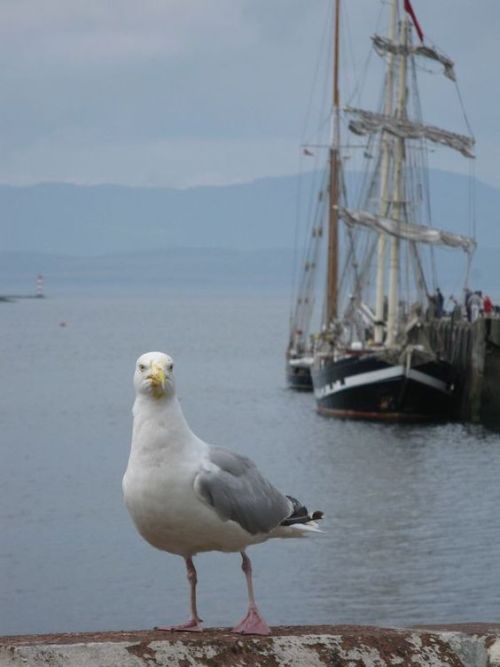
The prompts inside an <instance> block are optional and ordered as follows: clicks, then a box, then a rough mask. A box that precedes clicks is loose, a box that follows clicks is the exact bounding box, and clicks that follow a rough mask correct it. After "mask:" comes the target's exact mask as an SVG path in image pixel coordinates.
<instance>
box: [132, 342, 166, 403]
mask: <svg viewBox="0 0 500 667" xmlns="http://www.w3.org/2000/svg"><path fill="white" fill-rule="evenodd" d="M173 371H174V362H173V360H172V358H171V357H169V356H168V354H164V353H163V352H146V353H145V354H141V356H140V357H139V359H137V363H136V365H135V373H134V386H135V390H136V392H137V394H143V395H146V396H151V397H152V398H153V399H156V400H160V399H161V398H165V397H166V396H169V395H171V394H173V393H174V391H175V387H174V373H173Z"/></svg>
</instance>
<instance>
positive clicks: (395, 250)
mask: <svg viewBox="0 0 500 667" xmlns="http://www.w3.org/2000/svg"><path fill="white" fill-rule="evenodd" d="M408 28H409V24H408V20H407V18H406V16H403V19H402V25H401V36H402V43H403V44H404V45H405V46H406V44H407V43H408ZM406 79H407V57H406V56H404V55H403V54H402V55H400V56H399V88H398V104H397V110H396V114H397V117H398V118H405V117H406V99H407V89H406ZM395 149H396V150H395V164H394V198H393V202H392V210H393V215H392V217H393V218H394V219H395V220H397V221H398V222H401V218H402V210H403V206H404V202H403V197H404V188H403V168H404V159H405V140H404V139H403V138H402V137H400V138H398V139H397V140H396V146H395ZM399 249H400V240H399V238H398V237H397V236H394V237H393V238H392V239H391V252H390V259H389V304H388V305H389V309H388V317H387V345H388V346H389V347H390V346H392V345H394V344H395V342H396V338H397V335H398V320H399V308H398V298H399V294H398V292H399V290H398V282H399Z"/></svg>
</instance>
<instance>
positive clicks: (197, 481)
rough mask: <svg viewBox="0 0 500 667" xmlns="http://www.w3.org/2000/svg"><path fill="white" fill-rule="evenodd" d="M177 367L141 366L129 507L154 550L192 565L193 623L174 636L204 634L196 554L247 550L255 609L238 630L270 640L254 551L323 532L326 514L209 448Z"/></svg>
mask: <svg viewBox="0 0 500 667" xmlns="http://www.w3.org/2000/svg"><path fill="white" fill-rule="evenodd" d="M173 368H174V362H173V360H172V358H171V357H169V356H168V355H167V354H164V353H162V352H148V353H146V354H143V355H142V356H140V357H139V359H138V360H137V364H136V367H135V373H134V386H135V391H136V398H135V402H134V407H133V411H132V412H133V418H134V420H133V429H132V445H131V451H130V458H129V461H128V465H127V469H126V472H125V475H124V477H123V494H124V500H125V505H126V507H127V509H128V511H129V513H130V515H131V517H132V520H133V522H134V524H135V526H136V528H137V530H138V532H139V533H140V535H141V536H142V537H143V538H144V539H145V540H146V541H147V542H149V544H151V545H152V546H153V547H156V548H157V549H160V550H162V551H167V552H169V553H171V554H176V555H179V556H182V557H183V558H184V560H185V564H186V570H187V578H188V581H189V586H190V608H191V617H190V619H189V620H188V621H187V622H186V623H183V624H181V625H176V626H172V627H169V628H166V629H168V630H188V631H200V630H202V625H201V624H202V619H201V618H200V617H199V615H198V608H197V603H196V584H197V574H196V569H195V566H194V563H193V556H195V555H196V554H199V553H202V552H206V551H222V552H240V553H241V557H242V564H241V567H242V570H243V572H244V574H245V577H246V584H247V591H248V611H247V614H246V616H245V617H244V618H243V620H242V621H241V622H240V623H238V624H237V625H236V626H235V627H234V628H233V632H236V633H239V634H257V635H268V634H270V629H269V626H268V625H267V623H266V621H265V620H264V619H263V618H262V616H261V614H260V613H259V610H258V608H257V605H256V602H255V596H254V590H253V582H252V565H251V562H250V558H249V557H248V555H247V554H246V549H247V547H249V546H251V545H253V544H258V543H260V542H265V541H266V540H268V539H270V538H274V537H303V536H306V535H311V534H312V533H318V532H321V531H320V530H319V528H318V523H317V521H318V520H319V519H321V518H322V517H323V512H320V511H316V512H313V513H312V514H309V512H308V511H307V509H306V508H305V507H304V506H303V505H302V504H301V503H300V502H299V501H298V500H296V499H295V498H293V497H291V496H286V495H284V494H282V493H281V492H280V491H278V490H277V489H276V488H275V487H274V486H273V485H272V484H270V482H268V481H267V480H266V479H265V478H264V477H263V476H262V475H261V473H260V472H259V471H258V469H257V467H256V465H255V464H254V463H253V462H252V461H251V460H250V459H249V458H247V457H245V456H242V455H240V454H236V453H234V452H232V451H229V450H227V449H224V448H222V447H216V446H213V445H209V444H208V443H206V442H204V441H203V440H201V439H200V438H198V437H197V436H196V435H195V434H194V433H193V432H192V431H191V429H190V428H189V426H188V423H187V421H186V419H185V418H184V415H183V413H182V409H181V406H180V404H179V401H178V400H177V396H176V392H175V381H174V373H173Z"/></svg>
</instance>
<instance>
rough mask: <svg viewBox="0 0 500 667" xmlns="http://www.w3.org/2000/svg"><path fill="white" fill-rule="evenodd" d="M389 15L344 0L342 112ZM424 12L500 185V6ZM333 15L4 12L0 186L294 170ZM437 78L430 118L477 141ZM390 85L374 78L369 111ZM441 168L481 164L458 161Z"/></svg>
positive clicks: (60, 5) (44, 7) (70, 6)
mask: <svg viewBox="0 0 500 667" xmlns="http://www.w3.org/2000/svg"><path fill="white" fill-rule="evenodd" d="M386 4H387V3H382V2H381V1H380V0H343V5H344V15H343V24H342V25H343V31H342V38H343V43H342V56H341V57H342V59H343V61H342V63H341V67H342V80H341V83H342V88H341V95H342V97H343V99H344V100H345V99H349V96H350V94H351V93H352V90H355V82H356V80H357V78H358V79H359V73H360V72H361V73H362V72H363V71H364V69H363V68H364V64H365V63H366V62H367V54H368V53H369V50H370V45H371V42H370V40H369V36H370V35H371V34H373V33H374V32H375V31H376V29H377V25H378V26H379V27H378V31H379V32H380V31H383V30H384V27H385V26H384V24H380V15H381V11H382V10H384V11H385V9H386ZM413 6H414V9H415V12H416V14H417V16H418V18H419V20H420V23H421V25H422V28H423V31H424V34H425V38H426V41H427V42H428V43H430V44H436V45H438V46H439V48H440V49H441V50H442V51H443V52H445V53H446V54H447V55H449V56H450V57H452V58H453V59H454V60H455V63H456V71H457V76H458V83H459V88H460V93H461V96H462V99H463V102H464V105H465V109H466V112H467V117H468V121H469V122H470V125H471V127H472V129H473V132H474V136H475V137H476V140H477V149H476V152H477V159H476V160H475V161H474V165H473V169H474V170H475V174H476V176H477V177H478V178H479V179H480V180H482V181H484V182H486V183H489V184H491V185H494V186H496V187H500V169H498V164H500V129H499V111H498V109H499V107H500V86H499V79H500V76H499V72H498V62H499V60H500V1H499V0H413ZM330 10H331V0H43V1H42V0H0V31H1V35H0V37H1V38H0V58H1V67H0V100H1V102H0V119H1V121H0V144H1V152H0V183H6V184H16V185H24V184H31V183H38V182H54V181H55V182H71V183H78V184H87V185H90V184H99V183H116V184H122V185H131V186H161V187H175V188H186V187H192V186H199V185H225V184H230V183H235V182H245V181H250V180H253V179H256V178H259V177H266V176H279V175H285V174H292V173H296V172H297V171H298V169H299V163H300V158H299V155H300V152H301V151H300V145H301V143H303V142H304V141H305V139H307V136H306V134H305V130H304V128H305V127H306V124H305V123H306V121H305V119H306V118H307V114H308V111H307V110H308V108H309V104H310V100H311V88H312V83H313V81H314V80H315V76H316V72H318V71H319V70H318V66H317V63H318V62H319V58H320V53H321V50H322V47H321V44H322V43H323V42H322V40H323V39H324V35H325V31H326V30H327V29H329V17H330ZM323 51H324V49H323ZM373 57H375V56H373ZM430 69H432V70H433V72H432V73H429V76H428V78H429V80H430V83H425V84H424V92H425V93H427V96H426V97H425V104H424V113H425V118H426V120H428V122H430V123H431V124H434V125H439V126H442V127H447V128H448V129H450V130H455V131H458V132H462V133H466V132H467V127H466V124H465V123H464V120H463V117H462V114H461V110H460V105H459V103H458V98H457V93H456V90H455V88H454V86H453V84H451V83H450V82H449V81H448V80H447V79H445V78H444V77H442V76H441V75H440V72H439V69H437V68H435V67H434V68H430ZM356 73H358V74H356ZM423 74H424V75H425V72H424V73H423ZM356 77H357V78H356ZM316 80H317V77H316ZM325 84H326V82H325ZM319 87H320V88H321V86H319ZM379 89H380V81H379V80H378V78H376V77H368V80H366V77H365V81H364V88H363V91H364V92H363V95H364V96H365V98H366V99H365V100H364V103H365V106H367V107H368V108H370V106H371V107H372V108H374V106H376V101H377V100H378V96H379ZM349 90H350V91H351V93H350V92H349ZM318 99H319V98H318ZM321 99H323V98H321ZM457 109H458V112H457ZM436 160H437V161H436V164H435V165H434V166H437V167H439V168H444V169H450V170H454V171H461V172H464V173H468V170H469V168H470V165H469V164H465V163H466V162H467V161H465V160H462V159H461V158H460V156H458V157H457V155H455V154H452V153H451V152H449V151H445V154H444V155H442V156H441V154H440V155H439V157H436Z"/></svg>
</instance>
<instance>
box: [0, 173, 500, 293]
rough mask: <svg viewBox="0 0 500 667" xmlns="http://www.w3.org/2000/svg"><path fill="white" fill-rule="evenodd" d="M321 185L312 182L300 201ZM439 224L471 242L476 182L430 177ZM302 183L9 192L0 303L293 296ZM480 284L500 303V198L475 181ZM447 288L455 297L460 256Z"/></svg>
mask: <svg viewBox="0 0 500 667" xmlns="http://www.w3.org/2000/svg"><path fill="white" fill-rule="evenodd" d="M313 178H315V175H314V174H309V175H306V176H305V177H303V182H302V192H307V189H308V187H309V185H310V183H311V182H312V179H313ZM431 183H432V190H431V192H432V195H433V208H432V213H433V219H434V221H435V224H436V226H439V227H441V228H443V229H447V230H450V231H456V232H459V233H465V234H468V233H470V232H471V230H470V229H469V228H468V222H467V221H468V210H469V204H470V200H469V197H468V194H467V193H468V189H469V181H468V179H467V178H466V177H465V176H461V175H457V174H452V173H448V172H440V171H437V172H434V173H433V174H432V179H431ZM297 193H298V177H297V176H289V177H281V178H266V179H262V180H258V181H255V182H252V183H245V184H242V185H231V186H224V187H203V188H192V189H188V190H169V189H161V188H128V187H119V186H114V185H102V186H77V185H64V184H45V185H36V186H29V187H12V186H5V185H4V186H0V213H1V215H0V294H2V293H5V292H6V291H12V289H14V290H19V289H23V290H24V291H26V290H27V289H31V286H32V285H34V279H35V276H36V274H37V273H39V272H41V273H43V274H45V276H46V280H47V282H48V284H50V282H52V285H53V286H55V285H58V286H59V287H60V288H62V287H63V286H65V287H67V288H68V289H77V288H80V287H81V286H85V285H87V286H93V287H94V288H97V287H98V286H99V285H101V286H104V285H107V286H108V287H110V286H111V287H112V286H113V285H128V286H129V287H130V288H131V287H132V286H133V285H137V286H140V285H143V286H144V285H148V284H151V285H160V284H161V285H164V286H165V285H167V286H168V285H171V286H175V287H177V288H178V287H180V286H181V285H184V286H186V287H187V286H189V285H191V286H198V287H200V288H210V287H217V288H220V287H224V286H226V287H231V286H232V287H237V286H240V287H244V286H247V287H248V288H249V289H251V288H256V287H258V288H259V289H265V288H268V287H273V288H274V287H279V288H289V286H290V283H291V275H292V271H293V263H294V253H293V246H294V242H295V238H296V233H295V228H296V220H297V212H296V203H297V201H298V196H297ZM475 209H476V222H477V224H476V236H477V240H478V242H479V248H478V252H477V255H476V258H475V261H474V265H473V271H472V274H471V277H472V279H471V283H472V285H473V286H474V287H476V286H477V287H478V288H479V287H482V288H484V289H485V290H488V291H490V292H492V293H498V298H500V278H497V275H498V274H499V272H498V264H499V259H500V190H497V189H495V188H492V187H490V186H487V185H485V184H483V183H477V184H476V189H475ZM453 254H454V253H450V252H444V253H441V255H440V257H439V276H440V277H439V280H440V283H441V286H442V287H444V288H445V289H447V290H449V291H453V292H454V293H456V291H457V289H459V287H458V285H459V284H460V283H459V278H458V274H457V272H456V269H455V268H454V267H453V262H452V259H451V255H453Z"/></svg>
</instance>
